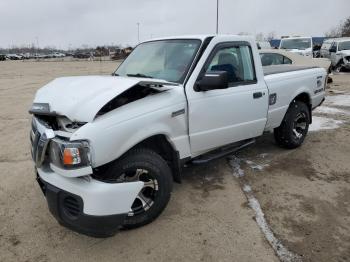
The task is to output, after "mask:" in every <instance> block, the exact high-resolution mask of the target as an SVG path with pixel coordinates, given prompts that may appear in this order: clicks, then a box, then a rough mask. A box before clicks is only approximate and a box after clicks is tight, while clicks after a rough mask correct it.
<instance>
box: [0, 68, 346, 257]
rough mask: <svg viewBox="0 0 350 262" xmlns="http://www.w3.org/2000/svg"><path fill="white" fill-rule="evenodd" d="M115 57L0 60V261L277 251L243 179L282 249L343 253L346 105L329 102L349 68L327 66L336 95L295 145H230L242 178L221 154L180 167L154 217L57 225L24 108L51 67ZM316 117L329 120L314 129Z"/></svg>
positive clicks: (83, 71) (81, 71)
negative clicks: (76, 227)
mask: <svg viewBox="0 0 350 262" xmlns="http://www.w3.org/2000/svg"><path fill="white" fill-rule="evenodd" d="M116 66H117V64H116V62H88V61H85V62H28V61H26V62H20V61H7V62H3V63H2V62H1V63H0V94H1V96H0V148H1V150H0V179H1V182H0V261H62V260H63V261H96V260H97V259H99V260H101V261H111V260H118V261H189V260H191V261H214V260H215V261H278V258H277V257H276V255H275V252H274V250H273V249H272V248H271V246H270V245H269V244H268V242H267V241H266V239H265V237H264V235H263V234H262V232H261V230H260V228H259V227H258V225H257V223H256V222H255V220H254V218H255V213H254V211H253V210H252V209H251V208H250V207H249V205H248V202H247V199H246V196H245V194H244V192H243V190H242V189H241V186H242V184H243V182H244V183H247V184H249V185H250V186H251V187H252V192H253V194H254V195H255V197H256V198H257V199H258V201H259V202H260V205H261V207H262V210H263V212H264V213H265V217H266V220H267V222H268V223H269V225H270V227H271V229H272V231H273V232H274V233H275V235H276V237H277V238H278V239H280V240H281V241H282V243H283V244H284V245H285V246H286V247H287V248H288V249H289V250H290V251H291V252H294V253H295V254H297V255H300V256H301V257H302V258H303V260H304V261H349V257H350V216H349V215H350V202H349V201H350V181H349V180H350V173H349V172H350V171H349V170H350V154H349V151H350V144H349V139H350V126H349V122H348V121H349V120H350V106H347V105H346V103H345V106H344V105H341V106H339V105H336V104H339V103H340V104H341V103H342V101H343V100H344V99H340V102H339V101H338V100H339V99H338V98H339V96H344V97H346V94H343V93H341V91H345V92H347V93H349V94H350V76H349V75H337V76H333V79H334V83H333V84H332V85H331V88H330V89H329V90H330V91H333V93H330V95H332V96H334V97H336V98H334V100H329V102H327V103H328V104H327V103H326V104H325V105H324V106H323V109H324V110H321V112H317V113H315V115H317V116H318V118H316V120H317V121H316V122H315V124H314V129H315V131H313V132H310V133H309V135H308V137H307V139H306V141H305V144H304V145H303V146H302V147H301V148H299V149H296V150H292V151H287V150H283V149H280V148H278V147H277V146H276V145H275V143H274V141H273V138H272V136H271V134H266V135H264V136H263V137H262V138H260V139H258V141H257V143H256V145H254V146H252V147H250V148H247V149H246V150H244V151H242V152H240V153H239V154H237V155H236V157H237V158H239V159H240V160H241V168H242V170H243V171H244V173H245V176H244V177H242V178H236V177H235V176H234V175H233V170H232V168H231V166H230V165H229V163H228V161H227V159H221V160H218V161H215V162H213V163H210V164H208V165H206V166H200V167H188V168H186V169H185V174H184V181H183V183H182V184H180V185H179V184H175V187H174V192H173V195H172V199H171V201H170V203H169V205H168V207H167V208H166V210H165V212H164V213H163V214H162V215H161V216H160V217H159V218H158V219H157V220H156V221H155V222H153V223H152V224H150V225H147V226H145V227H142V228H139V229H136V230H131V231H121V232H119V233H117V235H116V236H114V237H112V238H108V239H95V238H90V237H86V236H83V235H80V234H77V233H74V232H72V231H70V230H68V229H66V228H64V227H61V226H60V225H58V223H57V222H56V221H55V219H54V218H53V217H52V216H51V215H50V213H49V211H48V209H47V205H46V202H45V199H44V197H43V195H42V193H41V191H40V189H39V187H38V186H37V185H36V182H35V179H34V178H35V177H34V169H33V164H32V161H31V159H30V150H29V135H28V134H29V126H30V120H29V119H30V116H29V115H28V113H27V111H28V109H29V107H30V105H31V103H32V100H33V97H34V94H35V91H36V90H37V89H38V88H39V87H40V86H42V85H44V84H45V83H47V82H49V81H50V80H52V79H54V78H55V77H58V76H68V75H87V74H110V73H112V72H113V70H114V69H115V68H116ZM334 90H335V91H334ZM337 90H338V91H337ZM339 91H340V92H339ZM341 98H343V97H341ZM329 108H333V109H332V110H331V109H329ZM348 112H349V114H348ZM318 124H319V126H320V128H329V129H326V130H318V129H319V128H318ZM336 127H338V128H336Z"/></svg>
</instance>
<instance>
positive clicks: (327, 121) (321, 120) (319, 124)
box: [309, 116, 344, 131]
mask: <svg viewBox="0 0 350 262" xmlns="http://www.w3.org/2000/svg"><path fill="white" fill-rule="evenodd" d="M343 123H344V122H343V121H341V120H335V119H332V118H327V117H320V116H313V117H312V124H311V125H310V126H309V131H319V130H327V129H335V128H338V127H340V125H341V124H343Z"/></svg>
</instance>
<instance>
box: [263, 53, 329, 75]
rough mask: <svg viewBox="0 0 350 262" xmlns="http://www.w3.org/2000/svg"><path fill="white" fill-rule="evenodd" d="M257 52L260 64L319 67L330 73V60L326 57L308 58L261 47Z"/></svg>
mask: <svg viewBox="0 0 350 262" xmlns="http://www.w3.org/2000/svg"><path fill="white" fill-rule="evenodd" d="M259 53H260V58H261V64H262V66H270V65H282V64H293V65H299V66H312V67H321V68H324V69H325V70H326V71H327V72H328V73H330V69H331V61H330V60H329V59H328V58H311V59H310V58H307V57H305V56H302V55H299V54H296V53H292V52H287V51H284V50H281V49H261V50H259Z"/></svg>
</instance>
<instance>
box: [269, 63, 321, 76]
mask: <svg viewBox="0 0 350 262" xmlns="http://www.w3.org/2000/svg"><path fill="white" fill-rule="evenodd" d="M312 68H317V66H297V65H272V66H263V71H264V75H265V76H267V75H274V74H280V73H288V72H293V71H299V70H305V69H312Z"/></svg>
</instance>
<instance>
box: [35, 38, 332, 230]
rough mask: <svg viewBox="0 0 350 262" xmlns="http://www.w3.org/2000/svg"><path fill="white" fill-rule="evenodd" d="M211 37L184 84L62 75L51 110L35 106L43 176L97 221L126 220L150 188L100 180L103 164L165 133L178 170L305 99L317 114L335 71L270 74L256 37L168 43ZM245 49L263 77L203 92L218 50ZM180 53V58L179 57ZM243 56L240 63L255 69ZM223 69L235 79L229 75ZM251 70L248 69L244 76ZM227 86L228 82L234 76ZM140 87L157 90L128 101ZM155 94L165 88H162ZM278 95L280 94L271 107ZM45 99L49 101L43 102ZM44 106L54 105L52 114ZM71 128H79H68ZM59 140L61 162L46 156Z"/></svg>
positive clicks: (45, 92) (267, 125)
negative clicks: (328, 75) (80, 203)
mask: <svg viewBox="0 0 350 262" xmlns="http://www.w3.org/2000/svg"><path fill="white" fill-rule="evenodd" d="M208 37H209V39H211V40H210V41H209V42H208V45H207V46H205V45H204V44H203V43H202V44H203V50H201V49H200V50H199V51H198V52H197V53H196V54H195V58H194V60H193V61H192V64H191V65H190V67H188V69H187V70H188V71H187V75H184V80H183V81H179V83H181V84H174V83H172V82H167V81H165V80H160V79H151V78H150V77H149V76H147V75H145V74H143V78H141V77H134V76H135V75H134V76H130V77H121V76H88V77H66V78H59V79H56V80H54V81H52V82H50V83H49V84H47V85H46V86H45V87H43V88H42V89H40V90H38V92H37V94H36V96H35V99H34V104H33V107H32V109H33V108H34V107H36V110H37V109H39V110H44V111H39V112H38V111H33V110H32V109H31V111H30V112H31V113H33V114H34V118H33V119H34V121H33V123H32V131H31V134H32V135H31V137H32V150H33V151H34V149H35V150H36V153H37V152H39V149H40V150H42V151H40V154H36V155H39V156H40V157H41V158H40V159H42V158H46V162H45V161H39V162H38V161H37V159H38V158H35V157H33V159H34V160H35V163H36V170H37V172H38V176H39V180H40V179H41V180H43V181H44V182H45V183H47V184H49V185H52V186H53V187H56V188H57V190H63V191H66V192H68V193H71V194H74V195H75V196H78V197H81V198H82V200H83V203H84V210H83V211H84V214H85V215H91V216H97V218H93V219H95V220H94V221H96V219H97V221H100V220H99V219H101V216H109V215H118V214H120V215H127V214H128V212H129V211H130V209H131V207H132V205H133V203H134V200H135V198H136V197H137V196H138V194H141V193H142V192H141V193H140V191H141V190H142V188H143V186H144V183H143V182H125V181H124V182H119V181H114V180H112V182H111V181H110V180H108V181H104V180H103V181H104V182H101V181H98V179H99V178H98V177H97V178H96V177H94V176H93V175H94V174H95V173H94V172H95V171H96V170H98V169H99V168H100V169H101V170H103V167H106V166H110V165H108V164H110V163H114V162H113V161H116V160H120V157H121V156H122V155H124V154H125V153H126V152H128V151H129V150H130V149H132V148H134V146H135V145H138V144H139V143H141V142H143V141H145V140H146V139H148V138H151V137H154V136H158V135H161V136H162V137H165V139H166V140H167V141H168V142H169V144H170V146H171V147H172V149H173V152H171V153H172V154H174V155H176V157H177V158H176V161H178V162H177V164H179V165H180V162H181V161H182V160H186V161H188V160H190V159H193V158H195V157H197V156H199V155H202V154H204V153H206V152H208V151H211V150H213V149H216V148H219V147H221V146H224V145H227V144H231V143H233V142H240V141H243V140H246V139H250V138H255V137H258V136H260V135H262V133H263V132H264V131H266V130H272V129H273V128H275V127H278V126H280V124H281V122H282V119H283V118H284V116H285V113H286V111H287V109H288V107H289V106H290V104H291V102H292V101H293V100H294V99H295V98H296V97H297V96H299V95H300V94H302V95H305V96H307V98H308V99H310V102H311V107H312V108H314V107H316V106H318V105H319V104H320V103H321V102H322V101H323V99H324V94H325V93H324V91H325V90H324V88H325V81H326V71H325V70H324V69H323V68H311V69H310V68H308V69H303V70H302V69H299V70H297V69H291V70H290V71H283V72H280V73H276V72H277V71H276V72H275V73H271V74H269V75H267V76H265V75H264V71H263V68H262V66H261V60H260V56H259V53H258V50H257V46H256V43H255V41H254V40H253V38H251V37H246V36H229V35H227V36H186V37H177V38H165V39H180V40H183V39H191V40H193V39H199V40H201V41H203V42H204V40H205V39H207V38H208ZM159 40H163V39H159ZM196 42H198V41H196ZM239 43H244V45H245V47H247V46H248V49H246V50H249V55H248V56H249V59H250V58H251V59H250V60H249V62H251V65H250V66H251V71H250V72H252V71H254V79H248V80H247V81H246V82H245V84H242V83H243V82H244V81H245V76H244V77H242V78H239V79H240V81H237V82H239V83H238V84H237V85H232V86H229V87H227V85H225V86H224V88H223V89H221V88H222V86H220V88H216V87H217V86H215V88H212V89H200V90H195V87H196V85H197V82H198V79H199V77H200V76H201V74H203V72H204V71H203V70H204V69H203V68H204V66H205V65H206V63H207V60H208V59H209V58H210V57H211V54H212V52H214V51H215V50H216V49H215V48H216V47H218V46H221V44H229V45H230V46H236V45H239ZM187 47H190V48H192V47H193V46H187ZM234 48H236V47H234ZM186 51H187V50H186ZM239 52H241V51H239ZM175 54H176V56H178V53H175ZM157 55H158V54H157ZM229 55H230V54H229ZM242 57H243V56H241V62H240V63H241V64H240V65H242V64H244V63H246V64H248V61H244V60H243V59H242ZM197 58H198V59H197ZM126 61H127V60H126ZM242 61H243V62H242ZM152 62H153V60H152ZM209 62H210V61H209ZM218 63H219V62H218ZM283 68H287V67H285V66H283ZM211 70H212V69H211ZM213 71H214V70H213ZM217 71H220V70H217ZM243 71H244V70H243ZM185 72H186V71H185ZM221 73H222V74H221V75H222V76H225V77H228V73H227V72H221ZM245 73H246V72H245V71H244V73H243V74H245ZM205 74H206V73H205ZM138 76H140V74H138ZM243 78H244V79H243ZM237 79H238V78H237ZM242 79H243V80H242ZM225 81H226V82H225V84H228V79H226V80H225ZM220 83H222V82H220ZM231 83H232V82H231ZM140 87H145V88H148V89H147V90H148V91H149V88H150V89H152V90H151V91H152V92H147V95H145V96H140V97H142V98H140V99H135V100H134V99H132V98H135V97H137V98H139V96H138V95H134V97H132V95H130V97H122V94H125V92H126V91H130V90H132V91H136V92H139V91H140V90H138V89H137V88H140ZM134 88H135V90H134ZM154 90H157V91H156V92H153V91H154ZM204 90H206V91H204ZM208 90H209V91H208ZM137 94H139V93H137ZM257 94H258V96H256V95H257ZM271 95H275V96H276V98H277V100H276V101H274V103H272V104H270V100H271V99H270V98H271V97H270V96H271ZM120 97H122V98H123V99H126V100H127V101H126V102H123V103H121V105H119V104H117V105H114V104H113V106H112V107H108V110H107V111H103V112H102V113H100V114H99V112H101V111H100V110H101V108H104V107H105V106H106V104H107V105H110V102H113V101H114V99H115V98H120ZM128 98H130V99H128ZM36 103H41V106H40V105H38V104H36ZM43 104H49V110H48V111H47V110H46V109H45V108H46V107H45V106H44V105H43ZM35 105H36V106H35ZM47 117H48V118H55V119H56V120H57V119H60V121H61V122H59V121H56V122H55V121H54V124H52V122H50V121H51V120H50V119H47ZM62 119H64V121H63V120H62ZM39 120H40V121H39ZM45 121H46V122H45ZM36 122H37V127H35V126H36V124H35V123H36ZM42 122H44V123H42ZM57 122H59V124H57ZM76 122H80V124H81V125H77V127H73V126H75V124H79V123H76ZM81 122H83V123H81ZM60 123H61V124H60ZM67 123H69V125H71V127H67V125H66V124H67ZM50 124H52V125H50ZM39 129H40V130H39ZM34 131H35V132H34ZM45 134H47V136H46V137H45ZM55 136H56V138H59V139H61V140H63V141H64V143H65V144H64V145H63V146H62V145H59V146H58V150H61V151H58V152H59V153H55V154H56V156H57V155H59V156H60V157H61V159H60V160H61V162H57V161H56V160H57V159H59V157H56V158H55V157H52V158H51V155H50V156H47V154H46V153H47V152H46V151H45V150H46V147H47V148H48V149H47V150H48V151H50V150H52V151H50V152H56V151H55V150H54V149H52V148H53V146H52V145H53V141H54V140H51V139H53V138H54V137H55ZM35 139H36V140H35ZM48 143H51V146H52V148H50V147H48ZM79 143H80V144H79ZM67 144H68V147H66V146H67ZM166 144H167V145H168V143H166ZM72 145H74V146H75V147H78V149H77V150H78V152H79V154H80V153H81V154H83V153H84V154H86V155H84V156H86V159H85V161H86V162H84V165H85V166H84V167H82V166H76V167H73V168H72V167H71V166H69V167H68V168H67V165H66V164H67V163H65V162H64V161H63V158H64V154H65V153H66V151H65V150H66V149H72V148H69V146H72ZM60 146H62V147H60ZM79 146H84V147H79ZM62 148H63V149H62ZM86 148H88V150H86ZM75 149H76V148H75ZM79 150H80V151H79ZM85 150H86V151H85ZM33 151H32V152H33ZM73 151H74V150H73ZM73 151H69V150H68V151H67V152H73ZM63 152H64V153H63ZM74 152H76V151H74ZM86 152H88V153H86ZM151 153H152V152H151ZM60 154H61V155H60ZM74 154H75V155H74V156H72V155H68V157H70V156H71V157H72V159H73V158H74V159H75V158H76V157H77V156H76V154H77V153H74ZM80 156H82V155H79V157H80ZM81 159H83V158H81ZM53 160H55V161H56V162H55V163H56V164H57V163H58V165H60V164H61V167H58V166H55V165H53ZM167 160H168V159H167ZM50 161H51V162H50ZM38 163H39V164H40V165H38ZM42 164H43V165H44V166H41V165H42ZM68 164H69V163H68ZM80 164H82V163H80ZM106 164H107V165H106ZM74 168H75V169H74ZM74 170H76V171H77V172H74ZM90 175H91V176H90ZM78 176H79V177H78ZM80 176H81V177H80ZM145 183H147V182H145ZM57 194H58V195H59V193H57ZM51 201H55V199H54V200H52V199H51ZM51 204H52V205H56V204H57V203H51ZM57 205H58V204H57ZM56 215H57V214H56ZM58 215H59V214H58ZM122 218H123V219H124V217H122ZM68 219H69V218H68ZM85 219H86V218H85ZM107 219H108V217H107ZM69 223H70V222H69ZM72 223H73V222H72ZM78 226H80V225H78ZM87 227H89V224H88V225H87ZM87 229H88V230H89V228H87Z"/></svg>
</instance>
